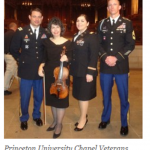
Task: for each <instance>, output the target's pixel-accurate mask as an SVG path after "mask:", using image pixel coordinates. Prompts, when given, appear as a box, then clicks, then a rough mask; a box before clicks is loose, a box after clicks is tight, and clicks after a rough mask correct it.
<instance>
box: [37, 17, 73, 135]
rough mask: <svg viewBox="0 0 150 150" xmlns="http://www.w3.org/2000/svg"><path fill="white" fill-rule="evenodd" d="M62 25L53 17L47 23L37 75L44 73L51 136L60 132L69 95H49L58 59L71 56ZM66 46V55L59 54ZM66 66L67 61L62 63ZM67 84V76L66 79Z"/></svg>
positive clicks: (58, 63)
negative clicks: (50, 116) (41, 58)
mask: <svg viewBox="0 0 150 150" xmlns="http://www.w3.org/2000/svg"><path fill="white" fill-rule="evenodd" d="M64 30H65V29H64V26H63V24H62V22H61V20H60V19H59V18H57V17H53V18H52V19H51V20H50V22H49V23H48V31H49V33H50V38H47V39H46V40H45V41H44V47H45V49H44V50H45V56H44V60H43V63H42V64H41V65H40V67H39V75H40V76H44V74H43V71H44V73H45V92H46V105H48V106H51V110H52V115H53V122H52V124H51V125H50V127H49V128H48V129H47V131H52V130H55V131H54V135H53V138H57V137H59V136H60V134H61V130H62V121H63V117H64V114H65V108H67V107H68V106H69V95H68V96H67V97H66V98H64V99H58V98H57V97H56V96H54V95H50V87H51V84H52V83H54V82H55V78H54V73H53V71H54V69H55V68H56V67H59V66H60V61H63V62H64V61H68V60H69V59H70V57H71V42H70V41H69V40H67V39H66V38H64V37H62V35H63V33H64ZM64 47H65V48H66V50H67V53H66V55H63V56H61V53H62V50H63V48H64ZM63 65H64V67H67V65H68V63H67V62H64V63H63ZM66 84H67V85H68V86H69V77H68V79H67V80H66Z"/></svg>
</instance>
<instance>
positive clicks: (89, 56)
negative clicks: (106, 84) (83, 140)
mask: <svg viewBox="0 0 150 150" xmlns="http://www.w3.org/2000/svg"><path fill="white" fill-rule="evenodd" d="M76 36H77V34H75V35H74V37H76ZM72 46H73V48H72V49H73V56H72V61H71V66H70V74H71V75H73V76H77V77H85V76H86V74H90V75H92V76H97V61H98V37H97V35H96V34H95V33H93V34H91V33H89V31H88V30H86V31H84V32H83V33H81V34H80V35H79V36H78V37H77V38H76V39H75V41H74V38H73V41H72Z"/></svg>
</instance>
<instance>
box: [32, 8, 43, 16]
mask: <svg viewBox="0 0 150 150" xmlns="http://www.w3.org/2000/svg"><path fill="white" fill-rule="evenodd" d="M33 11H37V12H40V13H41V15H42V10H41V9H40V8H33V9H31V10H30V15H31V14H32V12H33Z"/></svg>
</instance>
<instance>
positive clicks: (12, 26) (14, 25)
mask: <svg viewBox="0 0 150 150" xmlns="http://www.w3.org/2000/svg"><path fill="white" fill-rule="evenodd" d="M14 27H17V23H15V22H11V23H10V24H9V25H8V28H9V29H11V28H14Z"/></svg>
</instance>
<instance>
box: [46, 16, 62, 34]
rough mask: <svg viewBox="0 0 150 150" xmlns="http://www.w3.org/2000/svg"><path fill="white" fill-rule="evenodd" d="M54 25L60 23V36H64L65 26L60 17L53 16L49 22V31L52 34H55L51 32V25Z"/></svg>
mask: <svg viewBox="0 0 150 150" xmlns="http://www.w3.org/2000/svg"><path fill="white" fill-rule="evenodd" d="M52 25H58V26H60V28H61V33H60V36H62V35H63V34H64V32H65V27H64V25H63V23H62V21H61V20H60V19H59V18H57V17H53V18H52V19H51V20H50V21H49V23H48V25H47V29H48V32H49V33H50V36H53V35H52V33H51V27H52Z"/></svg>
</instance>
